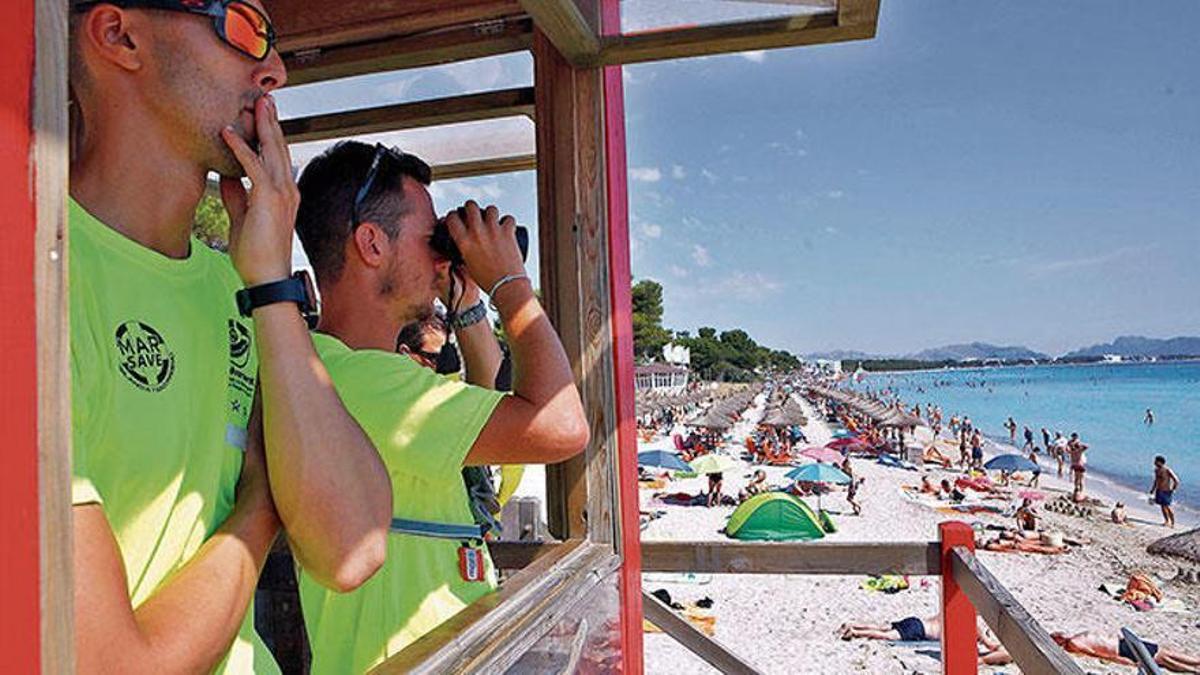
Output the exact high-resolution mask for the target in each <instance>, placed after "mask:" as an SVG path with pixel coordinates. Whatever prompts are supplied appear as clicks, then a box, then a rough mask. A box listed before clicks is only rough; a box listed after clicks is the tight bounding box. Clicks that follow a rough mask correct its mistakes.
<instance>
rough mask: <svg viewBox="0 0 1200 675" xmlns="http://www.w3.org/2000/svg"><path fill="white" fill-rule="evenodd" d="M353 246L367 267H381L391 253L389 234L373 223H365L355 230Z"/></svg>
mask: <svg viewBox="0 0 1200 675" xmlns="http://www.w3.org/2000/svg"><path fill="white" fill-rule="evenodd" d="M353 236H354V240H353V242H352V245H353V247H354V252H355V253H357V254H358V258H359V260H362V262H363V264H364V265H366V266H367V267H371V268H375V267H381V266H383V264H384V261H385V260H386V259H387V256H388V254H389V253H390V252H391V243H392V242H391V240H390V239H389V238H388V236H387V233H386V232H384V231H383V230H382V229H380V228H379V226H378V225H376V224H375V223H372V222H365V223H362V224H360V225H359V226H358V227H357V228H355V229H354V235H353Z"/></svg>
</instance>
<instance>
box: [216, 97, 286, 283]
mask: <svg viewBox="0 0 1200 675" xmlns="http://www.w3.org/2000/svg"><path fill="white" fill-rule="evenodd" d="M254 122H255V127H256V129H257V134H258V142H259V151H258V152H257V153H256V152H255V151H254V150H253V149H252V148H251V147H250V146H249V145H248V144H247V143H246V141H245V139H243V138H242V137H241V136H239V135H238V134H237V132H236V131H234V130H233V127H226V128H225V129H223V130H222V131H221V138H222V139H224V141H225V144H226V145H228V146H229V149H230V150H231V151H232V152H233V155H234V156H235V157H237V160H238V162H240V163H241V165H242V168H243V169H245V171H246V176H248V177H249V178H250V181H251V183H252V187H251V188H250V192H249V194H247V192H246V188H245V187H244V186H243V185H242V182H241V180H239V179H237V178H230V177H226V176H222V177H221V201H222V202H224V204H225V210H226V211H228V212H229V257H230V258H231V259H232V260H233V266H234V267H235V268H236V269H237V271H238V274H239V275H241V277H242V281H243V282H244V283H245V284H246V285H247V286H254V285H257V284H263V283H267V282H271V281H278V280H280V279H285V278H287V276H288V275H289V274H291V267H292V263H291V258H292V231H293V230H294V228H295V225H296V211H297V209H298V208H299V207H300V190H299V189H298V188H297V187H296V181H294V180H292V159H291V155H290V154H289V152H288V147H287V142H286V141H285V140H284V138H283V129H281V128H280V126H279V113H278V110H277V109H276V107H275V99H274V98H272V97H271V96H270V95H269V94H264V95H263V96H261V97H260V98H259V99H258V101H256V102H255V104H254Z"/></svg>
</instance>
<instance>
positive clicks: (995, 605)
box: [950, 547, 1083, 675]
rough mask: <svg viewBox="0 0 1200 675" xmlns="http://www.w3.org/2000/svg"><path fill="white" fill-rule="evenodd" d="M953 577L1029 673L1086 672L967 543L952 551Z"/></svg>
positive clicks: (980, 614) (1080, 674)
mask: <svg viewBox="0 0 1200 675" xmlns="http://www.w3.org/2000/svg"><path fill="white" fill-rule="evenodd" d="M950 564H951V567H952V570H953V573H954V580H955V581H956V582H958V585H959V586H960V587H961V588H962V590H963V592H964V593H966V594H967V597H968V598H970V599H971V604H972V605H974V606H975V611H976V612H978V613H979V616H981V617H983V620H984V621H985V622H986V623H987V625H988V626H991V628H992V630H993V631H994V632H995V633H996V637H997V638H999V639H1000V642H1001V644H1003V645H1004V648H1005V649H1007V650H1008V653H1009V654H1011V655H1012V657H1013V660H1014V661H1016V662H1017V665H1018V666H1020V667H1021V672H1023V673H1027V674H1028V675H1042V674H1043V673H1044V674H1046V675H1052V674H1054V673H1065V674H1066V675H1083V670H1082V669H1081V668H1080V667H1079V665H1078V664H1076V663H1075V660H1074V659H1072V658H1071V657H1070V656H1069V655H1067V653H1066V652H1065V651H1063V650H1062V648H1061V647H1059V646H1058V645H1057V644H1055V642H1054V640H1053V639H1051V638H1050V634H1049V633H1047V632H1046V629H1044V628H1042V626H1041V624H1039V623H1038V622H1037V621H1035V620H1034V618H1033V617H1032V616H1030V615H1029V612H1028V611H1026V610H1025V608H1024V607H1022V606H1021V603H1019V602H1017V599H1016V598H1014V597H1013V596H1012V594H1011V593H1009V592H1008V589H1006V588H1005V587H1004V586H1003V584H1001V583H1000V581H999V580H998V579H996V577H994V576H992V573H991V572H989V571H988V569H987V568H986V567H984V566H983V564H982V563H980V562H979V560H978V559H977V558H976V557H975V555H974V554H973V553H971V552H970V551H968V550H967V549H966V548H964V547H957V548H955V549H954V550H953V551H952V552H951V555H950Z"/></svg>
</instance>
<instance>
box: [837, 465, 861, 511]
mask: <svg viewBox="0 0 1200 675" xmlns="http://www.w3.org/2000/svg"><path fill="white" fill-rule="evenodd" d="M842 472H843V473H845V474H846V475H847V476H849V477H850V486H849V487H847V488H846V502H847V503H849V504H850V508H852V509H854V515H856V516H861V515H862V504H859V503H858V501H857V500H856V499H855V497H857V496H858V486H859V484H860V483H862V479H861V478H856V477H855V476H854V467H852V466H850V458H849V457H847V458H846V459H845V460H843V461H842Z"/></svg>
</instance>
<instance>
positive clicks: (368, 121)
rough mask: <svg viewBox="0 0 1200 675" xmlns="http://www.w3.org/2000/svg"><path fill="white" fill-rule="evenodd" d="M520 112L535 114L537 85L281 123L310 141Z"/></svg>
mask: <svg viewBox="0 0 1200 675" xmlns="http://www.w3.org/2000/svg"><path fill="white" fill-rule="evenodd" d="M518 115H524V116H526V117H530V118H532V117H533V87H517V88H514V89H501V90H499V91H488V92H483V93H480V94H466V95H463V96H449V97H446V98H436V99H431V100H428V101H413V102H411V103H398V104H395V105H384V106H376V107H373V108H360V109H358V110H347V111H344V112H337V113H328V114H324V115H312V116H309V117H297V118H293V119H288V120H284V121H283V122H281V126H282V127H283V135H284V136H286V137H287V141H288V143H306V142H308V141H321V140H325V139H329V138H343V137H346V136H358V135H362V134H372V133H376V132H381V131H398V130H400V129H415V128H418V127H433V126H439V125H442V124H456V123H459V122H474V121H477V120H488V119H496V118H499V117H515V116H518Z"/></svg>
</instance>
